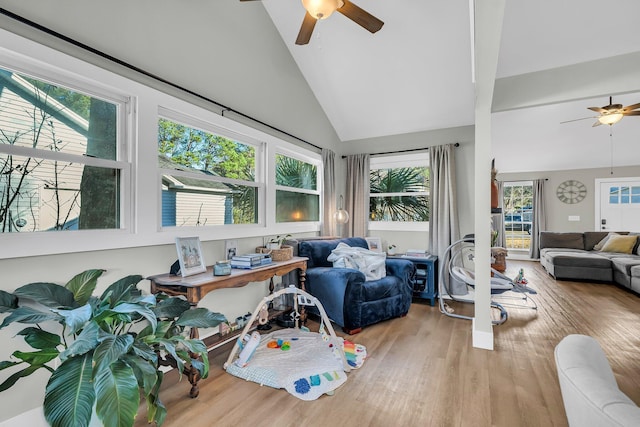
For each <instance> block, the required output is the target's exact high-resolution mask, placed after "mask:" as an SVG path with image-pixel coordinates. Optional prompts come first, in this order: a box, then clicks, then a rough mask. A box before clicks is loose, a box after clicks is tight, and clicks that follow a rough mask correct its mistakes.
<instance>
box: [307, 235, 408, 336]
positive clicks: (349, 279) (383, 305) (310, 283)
mask: <svg viewBox="0 0 640 427" xmlns="http://www.w3.org/2000/svg"><path fill="white" fill-rule="evenodd" d="M340 242H343V243H345V244H347V245H349V246H351V247H361V248H367V247H368V246H367V242H366V240H365V239H363V238H359V237H349V238H345V239H331V240H326V239H322V240H303V241H300V242H298V248H297V249H298V251H297V252H298V255H299V256H303V257H307V258H309V261H308V262H307V277H306V279H307V280H306V282H305V288H306V290H307V292H309V293H310V294H311V295H313V296H315V297H316V298H318V300H319V301H320V302H321V303H322V305H323V307H324V309H325V311H326V312H327V315H328V316H329V318H330V319H331V320H332V321H333V322H335V323H337V324H338V325H340V326H341V327H342V329H343V330H344V331H345V332H346V333H348V334H355V333H358V332H360V331H361V330H362V328H363V327H365V326H368V325H372V324H374V323H377V322H380V321H382V320H387V319H391V318H393V317H398V316H404V315H406V314H407V312H408V311H409V307H410V306H411V297H412V295H413V282H414V276H415V266H414V264H413V263H412V262H411V261H408V260H405V259H387V260H386V274H387V276H386V277H384V278H382V279H380V280H373V281H369V282H366V281H365V275H364V274H363V273H362V272H360V271H358V270H354V269H350V268H334V267H333V264H332V263H331V262H330V261H327V257H328V256H329V255H330V254H331V251H332V250H333V249H335V248H336V246H338V243H340Z"/></svg>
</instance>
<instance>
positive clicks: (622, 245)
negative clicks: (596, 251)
mask: <svg viewBox="0 0 640 427" xmlns="http://www.w3.org/2000/svg"><path fill="white" fill-rule="evenodd" d="M637 241H638V236H620V235H612V236H609V238H608V239H607V241H606V243H605V244H604V246H603V247H602V249H601V251H602V252H618V253H623V254H631V252H632V251H633V248H634V247H635V245H636V242H637Z"/></svg>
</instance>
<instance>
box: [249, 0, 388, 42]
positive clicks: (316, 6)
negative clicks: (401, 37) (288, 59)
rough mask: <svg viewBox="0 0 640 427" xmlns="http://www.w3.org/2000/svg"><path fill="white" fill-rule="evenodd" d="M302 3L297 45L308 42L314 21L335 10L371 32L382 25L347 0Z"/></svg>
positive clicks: (318, 0) (306, 1) (314, 0)
mask: <svg viewBox="0 0 640 427" xmlns="http://www.w3.org/2000/svg"><path fill="white" fill-rule="evenodd" d="M240 1H256V0H240ZM302 5H303V6H304V8H305V9H306V10H307V13H306V15H305V16H304V20H303V21H302V27H300V32H299V33H298V38H297V39H296V44H297V45H305V44H307V43H309V40H311V34H312V33H313V29H314V27H315V26H316V22H317V21H318V20H320V19H327V18H328V17H329V16H330V15H331V14H332V13H333V12H335V11H336V10H337V11H338V12H340V13H341V14H343V15H344V16H346V17H347V18H349V19H351V20H352V21H353V22H355V23H356V24H358V25H360V26H361V27H362V28H364V29H365V30H367V31H369V32H371V33H375V32H376V31H378V30H379V29H380V28H382V26H383V25H384V22H382V21H381V20H379V19H378V18H376V17H375V16H373V15H372V14H370V13H369V12H367V11H365V10H364V9H361V8H360V7H358V6H356V5H355V4H353V3H351V2H350V1H349V0H302Z"/></svg>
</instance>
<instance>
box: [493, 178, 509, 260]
mask: <svg viewBox="0 0 640 427" xmlns="http://www.w3.org/2000/svg"><path fill="white" fill-rule="evenodd" d="M497 184H498V207H499V208H500V209H502V213H501V214H500V215H491V220H492V221H493V229H494V230H497V231H498V241H497V242H496V244H495V246H499V247H501V248H506V247H507V238H506V235H507V234H506V233H505V229H504V182H502V181H497Z"/></svg>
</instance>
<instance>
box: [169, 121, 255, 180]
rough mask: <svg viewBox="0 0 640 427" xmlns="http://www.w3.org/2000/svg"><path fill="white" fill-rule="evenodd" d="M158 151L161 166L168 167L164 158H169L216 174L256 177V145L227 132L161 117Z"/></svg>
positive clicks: (179, 163)
mask: <svg viewBox="0 0 640 427" xmlns="http://www.w3.org/2000/svg"><path fill="white" fill-rule="evenodd" d="M158 152H159V154H160V157H161V159H160V167H162V168H165V167H166V165H165V164H163V159H168V160H169V161H170V162H171V163H173V164H175V165H182V166H186V167H187V168H190V169H192V170H197V171H205V172H208V173H210V174H213V175H215V176H220V177H224V178H233V179H241V180H245V181H252V182H254V181H255V174H256V167H255V154H256V153H255V148H254V147H253V146H250V145H246V144H242V143H240V142H237V141H233V140H231V139H229V138H225V137H224V136H220V135H216V134H213V133H210V132H205V131H203V130H200V129H195V128H192V127H188V126H185V125H182V124H179V123H174V122H172V121H170V120H167V119H160V120H158ZM169 168H170V169H172V168H173V167H169Z"/></svg>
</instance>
